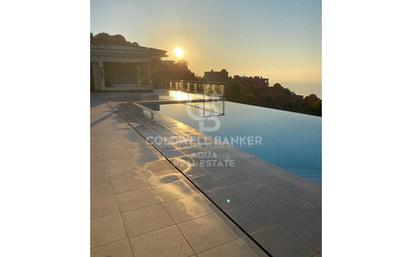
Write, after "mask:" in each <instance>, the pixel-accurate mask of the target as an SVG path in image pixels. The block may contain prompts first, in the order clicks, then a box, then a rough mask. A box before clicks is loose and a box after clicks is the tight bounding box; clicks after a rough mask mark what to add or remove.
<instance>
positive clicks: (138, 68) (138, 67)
mask: <svg viewBox="0 0 412 257" xmlns="http://www.w3.org/2000/svg"><path fill="white" fill-rule="evenodd" d="M136 70H137V85H138V86H140V85H141V81H140V66H139V64H138V63H136Z"/></svg>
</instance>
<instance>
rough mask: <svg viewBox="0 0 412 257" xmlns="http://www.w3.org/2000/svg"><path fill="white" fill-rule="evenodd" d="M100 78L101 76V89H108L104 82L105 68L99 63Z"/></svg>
mask: <svg viewBox="0 0 412 257" xmlns="http://www.w3.org/2000/svg"><path fill="white" fill-rule="evenodd" d="M99 76H100V84H99V85H100V89H104V88H105V87H106V85H105V81H104V66H103V62H102V61H100V62H99Z"/></svg>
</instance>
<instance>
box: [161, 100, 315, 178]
mask: <svg viewBox="0 0 412 257" xmlns="http://www.w3.org/2000/svg"><path fill="white" fill-rule="evenodd" d="M198 107H199V106H198ZM219 108H220V109H219V110H218V111H217V112H215V113H207V112H206V113H203V109H201V108H197V107H193V106H190V105H188V104H163V105H160V112H161V113H163V114H165V115H168V116H170V117H172V118H174V119H176V120H178V121H180V122H183V123H185V124H187V125H189V126H191V127H193V128H195V129H199V130H201V131H202V132H203V133H205V134H208V135H211V136H215V137H220V138H222V139H225V138H234V137H238V138H239V137H246V136H248V137H259V138H261V139H262V142H261V144H254V145H252V146H249V145H236V147H239V148H240V149H242V150H243V151H246V152H248V153H251V154H254V155H256V156H258V157H259V158H261V159H263V160H266V161H268V162H270V163H272V164H274V165H276V166H279V167H281V168H283V169H285V170H287V171H290V172H293V173H295V174H297V175H299V176H302V177H304V178H307V179H309V180H311V181H313V182H315V183H318V184H320V183H321V173H322V118H320V117H317V116H312V115H306V114H299V113H294V112H287V111H281V110H276V109H270V108H263V107H257V106H252V105H246V104H239V103H234V102H225V106H224V115H221V116H216V114H218V113H219V112H223V106H220V107H219ZM208 114H209V115H208ZM211 114H212V115H211ZM213 114H215V115H213ZM205 116H212V117H205ZM196 117H203V118H201V119H202V121H199V120H198V119H197V118H196ZM216 119H218V122H217V123H218V124H219V125H216ZM201 122H203V127H212V126H215V129H214V130H212V131H204V130H203V129H202V127H201V126H202V124H201Z"/></svg>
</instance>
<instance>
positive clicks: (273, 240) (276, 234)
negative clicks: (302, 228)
mask: <svg viewBox="0 0 412 257" xmlns="http://www.w3.org/2000/svg"><path fill="white" fill-rule="evenodd" d="M253 235H254V238H256V239H257V240H258V241H259V243H261V244H262V245H263V247H265V249H267V250H268V251H269V252H270V253H271V254H272V255H273V256H282V257H310V256H312V255H314V254H315V253H316V252H315V251H314V250H313V249H312V248H310V247H309V246H308V245H307V244H305V243H304V242H302V241H301V240H299V239H298V238H297V237H295V236H294V235H293V234H291V233H289V232H288V231H286V230H285V229H284V228H282V227H280V225H277V226H274V227H271V228H269V229H266V230H263V231H260V232H257V233H255V234H253Z"/></svg>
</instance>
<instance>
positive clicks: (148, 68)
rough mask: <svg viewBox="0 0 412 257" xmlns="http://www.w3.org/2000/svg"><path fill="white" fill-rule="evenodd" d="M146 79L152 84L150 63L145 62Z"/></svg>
mask: <svg viewBox="0 0 412 257" xmlns="http://www.w3.org/2000/svg"><path fill="white" fill-rule="evenodd" d="M147 80H148V81H149V84H152V74H151V72H150V63H147Z"/></svg>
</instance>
